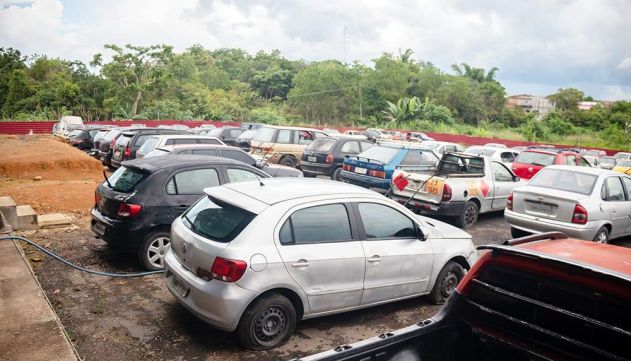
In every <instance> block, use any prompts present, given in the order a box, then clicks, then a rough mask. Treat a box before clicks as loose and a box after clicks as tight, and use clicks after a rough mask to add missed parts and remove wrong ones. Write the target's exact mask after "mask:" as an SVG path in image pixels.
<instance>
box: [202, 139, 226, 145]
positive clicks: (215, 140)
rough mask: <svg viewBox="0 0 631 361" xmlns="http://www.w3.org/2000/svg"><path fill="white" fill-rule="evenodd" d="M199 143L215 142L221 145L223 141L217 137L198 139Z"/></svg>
mask: <svg viewBox="0 0 631 361" xmlns="http://www.w3.org/2000/svg"><path fill="white" fill-rule="evenodd" d="M197 143H199V144H214V145H221V142H220V141H219V140H217V139H197Z"/></svg>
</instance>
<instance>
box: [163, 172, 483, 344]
mask: <svg viewBox="0 0 631 361" xmlns="http://www.w3.org/2000/svg"><path fill="white" fill-rule="evenodd" d="M205 192H206V193H207V196H206V197H203V198H202V199H200V200H199V201H198V202H197V203H196V204H195V205H193V206H192V207H191V208H189V210H188V211H186V213H184V214H183V215H182V216H181V217H179V218H177V219H176V220H175V222H173V226H172V228H171V248H170V249H169V251H168V252H167V254H166V257H165V270H166V272H165V283H166V285H167V287H168V288H169V290H170V291H171V292H172V293H173V295H175V297H176V298H177V300H178V301H179V302H180V303H181V304H182V305H184V306H185V307H186V308H188V309H189V310H190V311H191V312H193V313H194V314H195V315H197V316H198V317H199V318H201V319H202V320H204V321H206V322H207V323H209V324H211V325H212V326H214V327H216V328H218V329H221V330H226V331H236V333H237V336H238V339H239V340H240V342H241V343H242V344H243V345H244V346H246V347H248V348H251V349H257V350H262V349H269V348H272V347H275V346H277V345H279V344H281V343H282V342H284V341H285V340H287V339H288V338H289V336H290V335H291V334H292V332H293V331H294V329H295V327H296V324H297V322H298V321H300V320H303V319H308V318H313V317H318V316H325V315H330V314H334V313H339V312H346V311H350V310H355V309H359V308H364V307H370V306H374V305H379V304H383V303H387V302H393V301H397V300H402V299H406V298H411V297H417V296H421V295H429V297H430V299H431V300H432V301H433V302H435V303H442V302H444V301H445V300H446V299H447V298H448V297H449V296H450V295H451V293H452V292H453V291H454V289H455V287H456V285H457V284H458V282H459V280H460V279H461V278H462V277H463V275H464V272H465V270H466V269H469V267H470V266H471V265H472V264H473V263H474V261H475V260H476V258H477V253H476V251H475V248H474V246H473V244H472V242H471V236H470V235H469V234H467V233H465V232H463V231H461V230H460V229H457V228H455V227H452V226H450V225H448V224H445V223H442V222H439V221H436V220H433V219H429V218H425V217H420V216H417V215H416V214H414V213H413V212H411V211H410V210H408V209H406V208H405V207H403V206H401V205H399V204H397V203H396V202H394V201H392V200H390V199H388V198H385V197H383V196H382V195H380V194H378V193H375V192H372V191H369V190H367V189H364V188H361V187H357V186H353V185H349V184H344V183H340V182H334V181H329V180H321V179H290V178H285V179H262V180H261V181H260V182H259V181H254V182H243V183H239V184H230V185H224V186H220V187H213V188H207V189H206V190H205Z"/></svg>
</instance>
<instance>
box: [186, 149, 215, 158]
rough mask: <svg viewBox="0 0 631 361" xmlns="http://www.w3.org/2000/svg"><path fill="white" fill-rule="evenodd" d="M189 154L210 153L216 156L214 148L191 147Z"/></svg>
mask: <svg viewBox="0 0 631 361" xmlns="http://www.w3.org/2000/svg"><path fill="white" fill-rule="evenodd" d="M191 154H197V155H212V156H214V157H216V156H217V150H215V149H193V150H192V151H191Z"/></svg>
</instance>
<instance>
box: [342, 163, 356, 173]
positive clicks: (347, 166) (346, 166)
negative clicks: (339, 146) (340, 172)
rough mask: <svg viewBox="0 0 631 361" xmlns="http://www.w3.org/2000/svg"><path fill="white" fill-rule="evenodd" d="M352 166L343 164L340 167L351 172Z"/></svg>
mask: <svg viewBox="0 0 631 361" xmlns="http://www.w3.org/2000/svg"><path fill="white" fill-rule="evenodd" d="M353 168H354V167H353V166H352V165H348V164H344V166H343V167H342V169H344V170H345V171H348V172H352V171H353Z"/></svg>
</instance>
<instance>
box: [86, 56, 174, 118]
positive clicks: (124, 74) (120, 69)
mask: <svg viewBox="0 0 631 361" xmlns="http://www.w3.org/2000/svg"><path fill="white" fill-rule="evenodd" d="M105 48H106V49H108V50H110V51H112V52H114V55H113V56H112V61H111V62H109V63H107V64H102V63H103V56H102V55H101V54H96V55H95V56H94V58H93V59H92V62H91V63H90V64H91V65H92V66H102V68H101V73H102V74H103V76H104V77H105V78H107V79H109V80H110V81H112V82H114V83H116V84H117V87H115V88H113V92H114V97H115V98H116V101H117V103H119V105H121V104H126V103H131V104H132V106H131V111H130V115H131V117H134V116H135V115H136V114H137V113H138V107H139V105H140V101H141V99H142V96H143V94H145V93H146V92H148V91H149V90H150V89H151V87H152V86H154V85H156V83H157V82H159V81H161V80H162V79H163V78H165V77H166V76H167V74H166V72H165V70H166V65H167V64H168V62H169V61H170V60H171V59H172V55H173V53H172V50H173V48H172V47H171V46H167V45H153V46H148V47H143V46H133V45H125V47H124V48H121V47H119V46H117V45H114V44H107V45H105Z"/></svg>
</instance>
